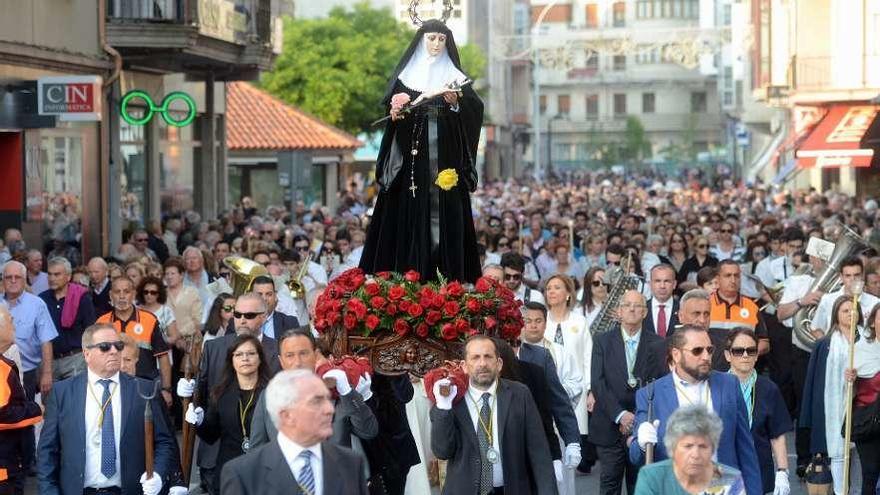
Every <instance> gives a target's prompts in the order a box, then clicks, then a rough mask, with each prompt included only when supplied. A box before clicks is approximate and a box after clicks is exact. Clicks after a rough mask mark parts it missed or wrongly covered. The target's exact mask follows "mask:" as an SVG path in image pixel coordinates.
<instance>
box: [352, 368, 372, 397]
mask: <svg viewBox="0 0 880 495" xmlns="http://www.w3.org/2000/svg"><path fill="white" fill-rule="evenodd" d="M372 386H373V378H372V377H371V376H370V374H369V373H365V374H364V375H363V376H361V377H360V379H359V380H358V384H357V387H355V390H357V393H359V394H361V397H363V398H364V400H365V401H366V400H370V397H372V396H373V389H372Z"/></svg>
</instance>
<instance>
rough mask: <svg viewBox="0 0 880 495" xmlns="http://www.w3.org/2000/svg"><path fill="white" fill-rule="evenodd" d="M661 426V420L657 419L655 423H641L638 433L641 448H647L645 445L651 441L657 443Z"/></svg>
mask: <svg viewBox="0 0 880 495" xmlns="http://www.w3.org/2000/svg"><path fill="white" fill-rule="evenodd" d="M659 426H660V420H659V419H655V420H654V422H653V423H648V422H647V421H645V422H644V423H642V424H640V425H639V430H638V431H637V432H636V435H637V436H638V438H639V448H640V449H642V450H645V445H647V444H649V443H653V444H654V445H656V444H657V428H658V427H659Z"/></svg>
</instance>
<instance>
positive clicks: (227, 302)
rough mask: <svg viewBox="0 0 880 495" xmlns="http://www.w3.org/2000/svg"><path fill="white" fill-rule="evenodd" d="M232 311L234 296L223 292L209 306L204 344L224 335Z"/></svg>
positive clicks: (230, 319)
mask: <svg viewBox="0 0 880 495" xmlns="http://www.w3.org/2000/svg"><path fill="white" fill-rule="evenodd" d="M234 309H235V296H233V295H232V294H227V293H225V292H224V293H222V294H218V295H217V297H215V298H214V303H213V304H211V309H210V311H208V319H207V320H205V334H204V339H205V340H204V342H207V341H209V340H212V339H216V338H217V337H222V336H224V335H226V329H227V328H228V326H229V322H230V321H232V312H233V310H234ZM202 345H204V343H203V344H202Z"/></svg>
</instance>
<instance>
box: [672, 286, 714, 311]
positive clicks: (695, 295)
mask: <svg viewBox="0 0 880 495" xmlns="http://www.w3.org/2000/svg"><path fill="white" fill-rule="evenodd" d="M691 299H700V300H702V301H708V300H709V293H708V292H706V291H705V290H703V289H691V290H689V291H687V292H685V293H684V295H683V296H681V300H680V301H679V302H678V307H682V306H684V303H686V302H688V301H690V300H691Z"/></svg>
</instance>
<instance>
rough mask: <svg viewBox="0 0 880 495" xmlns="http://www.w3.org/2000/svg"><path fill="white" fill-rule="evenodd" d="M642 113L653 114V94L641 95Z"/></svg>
mask: <svg viewBox="0 0 880 495" xmlns="http://www.w3.org/2000/svg"><path fill="white" fill-rule="evenodd" d="M642 113H654V93H642Z"/></svg>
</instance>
